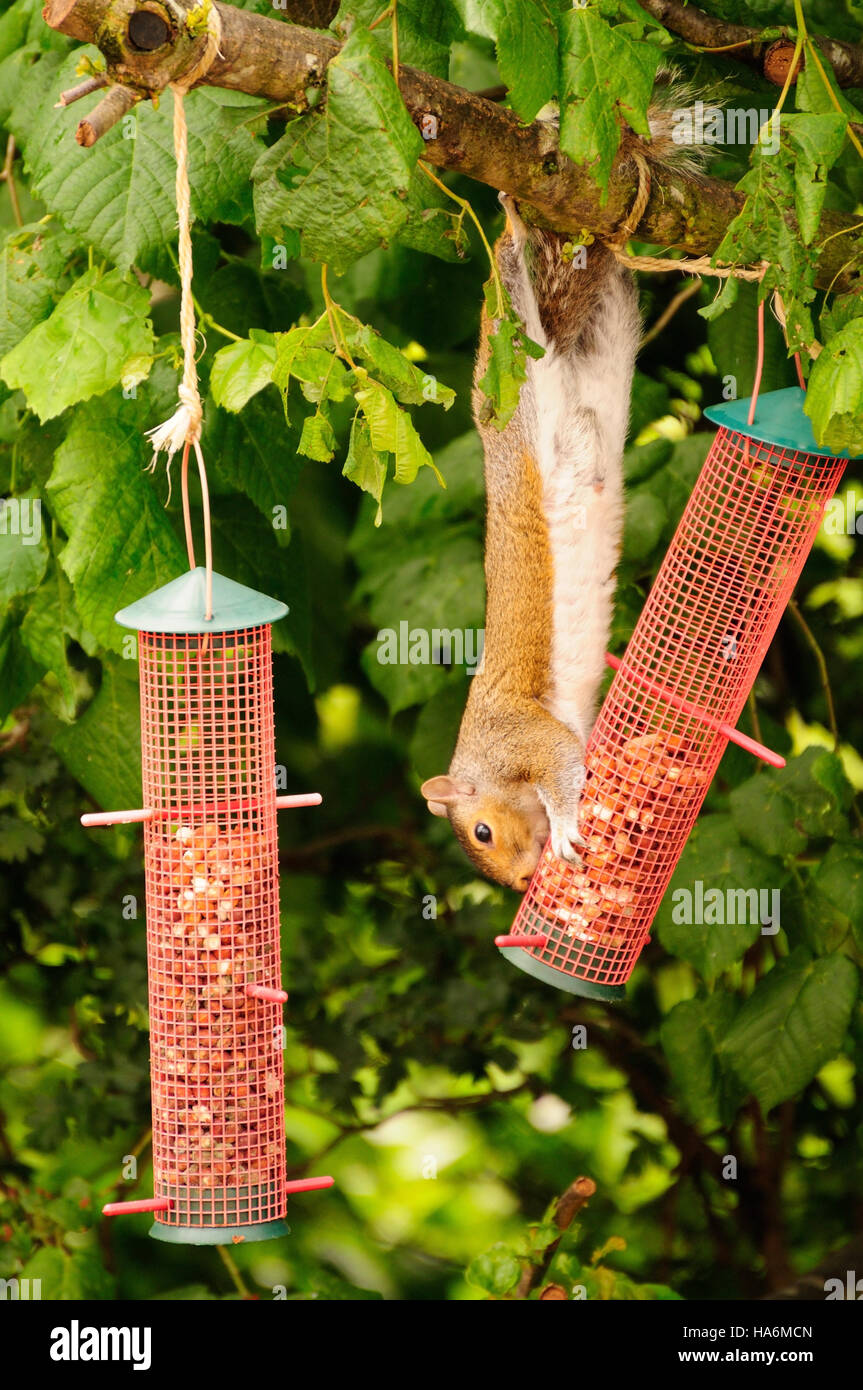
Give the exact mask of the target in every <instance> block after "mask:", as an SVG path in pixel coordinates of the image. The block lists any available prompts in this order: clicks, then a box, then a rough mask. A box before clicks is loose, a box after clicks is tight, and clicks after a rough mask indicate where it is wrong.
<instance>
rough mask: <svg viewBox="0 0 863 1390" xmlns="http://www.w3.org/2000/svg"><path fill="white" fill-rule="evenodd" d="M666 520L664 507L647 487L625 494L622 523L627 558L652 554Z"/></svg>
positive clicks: (643, 557)
mask: <svg viewBox="0 0 863 1390" xmlns="http://www.w3.org/2000/svg"><path fill="white" fill-rule="evenodd" d="M666 520H667V513H666V510H665V507H664V506H663V505H662V503H661V502H660V500H659V498H658V497H655V496H654V494H653V493H652V492H651V491H649V490H648V489H647V488H643V487H642V488H636V489H634V490H633V491H631V492H629V493H628V494H627V498H626V511H625V513H624V524H623V554H624V557H625V558H626V559H627V560H644V559H646V558H647V556H648V555H650V554H652V552H653V551H654V550H655V548H656V546H657V545H658V544H659V540H660V538H661V536H662V532H663V529H664V527H665V523H666Z"/></svg>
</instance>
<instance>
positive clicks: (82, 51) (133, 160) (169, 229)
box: [10, 47, 265, 268]
mask: <svg viewBox="0 0 863 1390" xmlns="http://www.w3.org/2000/svg"><path fill="white" fill-rule="evenodd" d="M86 55H89V56H90V57H92V58H95V57H96V56H97V55H98V51H97V50H96V49H95V48H92V47H85V48H77V49H75V51H74V52H73V53H70V54H69V55H68V56H67V57H66V58H65V59H63V61H62V62H58V59H57V56H56V55H53V54H52V55H49V56H48V57H45V58H42V59H40V60H39V61H38V62H36V63H34V64H33V65H32V66H31V67H30V68H29V69H28V70H27V72H26V73H25V75H24V77H23V79H22V81H21V86H20V89H19V91H18V96H17V100H16V102H15V107H14V112H13V115H12V118H11V122H10V125H11V129H12V133H13V134H14V135H15V138H16V140H17V141H18V144H19V146H20V148H21V149H23V151H24V155H25V160H26V164H27V167H28V169H29V170H30V172H31V174H32V189H33V192H34V193H35V194H37V195H38V197H40V198H41V199H42V200H43V201H44V202H45V203H46V204H47V206H48V207H49V208H50V209H51V211H52V212H55V213H56V214H57V215H58V217H60V218H61V220H62V221H63V223H64V224H65V225H66V227H68V228H69V229H70V230H71V231H75V232H77V233H78V234H79V235H80V237H81V239H82V240H83V241H85V242H86V243H89V244H90V245H92V246H93V247H94V248H95V249H96V250H97V251H98V252H99V253H100V254H101V255H103V256H106V257H107V258H108V259H109V260H110V261H112V262H113V263H114V264H115V265H118V266H121V267H123V268H127V267H128V266H130V265H132V264H137V265H140V264H142V262H144V261H146V260H147V258H148V257H150V256H156V255H159V254H160V253H161V251H162V248H163V245H164V243H165V242H168V241H171V240H172V239H173V238H174V237H175V236H176V230H177V208H176V203H175V199H174V179H175V172H176V170H175V163H174V145H173V135H172V120H173V116H172V103H171V101H170V100H169V99H168V97H167V96H166V98H165V99H164V100H163V101H161V102H160V103H159V106H158V109H156V108H154V107H152V106H150V105H147V104H143V103H142V104H141V105H140V106H138V107H136V108H135V111H134V112H133V113H132V114H131V115H129V116H127V117H126V118H124V120H122V121H120V122H119V124H118V125H116V126H115V127H114V128H113V129H112V130H109V131H108V133H107V134H106V135H103V136H102V137H101V139H100V140H99V141H98V142H97V143H96V144H95V145H94V146H93V148H92V149H89V150H82V148H81V146H80V145H77V144H76V143H75V139H74V131H75V126H76V125H77V123H78V120H79V111H78V108H77V107H69V108H66V109H65V110H64V109H60V110H55V109H54V108H55V103H56V100H57V96H58V94H59V93H60V92H61V91H62V90H63V89H64V88H66V87H72V86H74V85H75V82H76V80H80V79H76V76H75V70H76V68H77V66H78V64H79V62H80V61H81V58H82V57H83V56H86ZM185 103H186V118H187V124H188V131H189V176H190V184H191V192H192V215H193V217H195V218H200V219H201V221H219V222H229V223H239V222H242V221H244V220H245V219H246V218H247V217H248V215H249V213H250V211H251V204H250V197H249V179H250V175H251V169H252V164H253V163H254V160H255V158H256V156H257V154H258V153H259V148H260V147H259V145H258V142H257V141H256V140H255V137H254V135H253V133H252V128H251V126H250V124H249V114H250V113H255V112H257V111H258V110H260V109H262V107H263V106H264V104H265V103H264V102H263V101H261V100H259V99H257V98H254V97H247V96H244V95H241V94H238V93H235V92H226V91H223V90H221V89H220V88H218V87H200V88H199V89H198V90H197V91H194V92H190V93H189V94H188V95H187V96H186V99H185Z"/></svg>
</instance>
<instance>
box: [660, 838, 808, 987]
mask: <svg viewBox="0 0 863 1390" xmlns="http://www.w3.org/2000/svg"><path fill="white" fill-rule="evenodd" d="M784 879H785V875H784V872H783V870H782V868H781V866H779V865H777V864H776V862H775V861H771V860H770V859H768V858H766V857H765V856H763V855H761V854H758V853H756V851H755V850H753V849H750V848H749V846H748V845H742V844H741V843H740V840H739V838H738V836H737V833H736V831H735V828H734V823H733V822H732V820H731V817H730V816H726V815H710V816H702V818H701V820H699V821H698V823H697V824H696V826H695V828H694V829H693V831H692V834H691V835H690V837H689V839H688V841H687V843H686V848H685V849H684V851H683V854H682V855H681V858H680V862H679V864H678V866H677V868H676V869H675V871H674V876H673V877H672V880H671V883H670V884H669V887H668V891H667V892H666V894H665V896H664V898H663V899H662V903H661V905H660V908H659V912H658V914H657V917H656V932H657V935H658V937H659V939H660V941H661V942H662V945H663V946H664V947H665V949H666V950H667V951H670V952H671V954H672V955H675V956H679V957H680V958H681V959H682V960H687V961H689V963H690V965H693V966H694V967H695V969H696V970H697V971H698V973H699V975H701V977H702V979H704V980H707V981H708V983H710V982H712V981H713V980H715V979H716V978H717V976H719V975H721V974H722V973H723V971H725V970H727V969H728V968H729V967H730V966H732V965H733V964H734V962H735V961H738V960H740V958H741V957H742V956H743V955H744V954H745V952H746V951H747V950H748V949H749V947H750V946H751V945H752V944H753V942H755V941H757V940H758V937H759V935H760V932H761V923H760V922H759V921H755V922H749V921H744V922H738V921H734V922H731V921H723V920H721V918H722V917H725V916H729V917H730V915H731V913H730V912H727V911H725V910H723V911H722V912H721V913H720V912H718V911H716V912H714V910H713V909H712V907H711V903H715V902H716V901H717V900H716V899H708V897H707V895H708V893H710V892H711V891H713V890H716V891H718V892H719V893H721V894H722V895H723V899H724V903H725V904H726V905H729V904H732V903H733V915H734V917H735V918H736V917H738V916H745V915H748V913H743V912H739V911H738V905H737V904H738V899H736V898H735V899H729V898H728V896H727V895H728V893H729V891H731V892H736V891H739V890H750V889H753V888H754V889H763V890H765V891H769V890H773V889H777V888H780V886H781V884H782V883H783V882H784ZM699 883H700V884H701V889H699V887H698V884H699ZM681 890H685V892H686V894H687V895H688V896H686V897H684V896H681ZM699 893H700V894H701V901H702V904H703V909H704V910H703V913H702V914H701V915H703V916H704V917H705V918H712V917H714V916H717V917H719V918H720V920H718V921H713V920H707V921H704V922H698V921H687V920H686V919H687V917H688V916H690V915H691V916H693V917H694V916H696V915H698V914H697V904H698V896H697V895H698V894H699ZM741 905H742V906H745V904H741ZM690 909H691V911H690Z"/></svg>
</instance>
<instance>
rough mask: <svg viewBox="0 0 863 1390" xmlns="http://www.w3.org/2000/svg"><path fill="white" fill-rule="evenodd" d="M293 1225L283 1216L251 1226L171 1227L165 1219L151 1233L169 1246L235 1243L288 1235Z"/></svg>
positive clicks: (152, 1227) (154, 1223) (154, 1237)
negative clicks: (284, 1219) (282, 1217)
mask: <svg viewBox="0 0 863 1390" xmlns="http://www.w3.org/2000/svg"><path fill="white" fill-rule="evenodd" d="M290 1234H291V1228H290V1226H289V1225H288V1223H287V1221H283V1220H282V1219H281V1218H279V1220H277V1221H256V1222H254V1223H253V1224H252V1225H250V1226H169V1225H168V1223H167V1222H166V1221H154V1222H153V1225H152V1226H151V1227H150V1235H151V1236H152V1237H153V1239H154V1240H163V1241H165V1242H166V1244H168V1245H233V1244H234V1242H235V1241H238V1242H239V1241H242V1242H243V1243H244V1244H245V1242H246V1241H248V1240H273V1239H274V1238H275V1237H276V1236H289V1235H290Z"/></svg>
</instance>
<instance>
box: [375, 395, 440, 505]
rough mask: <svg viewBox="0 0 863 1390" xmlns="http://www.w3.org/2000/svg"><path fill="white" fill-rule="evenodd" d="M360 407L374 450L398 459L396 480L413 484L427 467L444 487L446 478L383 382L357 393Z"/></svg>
mask: <svg viewBox="0 0 863 1390" xmlns="http://www.w3.org/2000/svg"><path fill="white" fill-rule="evenodd" d="M354 396H355V398H356V401H357V404H358V405H359V407H360V409H361V411H362V412H363V415H364V416H365V418H366V420H367V422H368V427H369V437H370V439H371V442H372V447H373V448H374V449H376V450H377V451H378V452H379V453H391V454H394V455H395V474H394V476H395V480H396V482H397V483H412V482H413V480H414V478H415V477H416V475H417V472H418V471H419V469H420V468H422V467H423V466H425V467H427V468H430V469H431V470H432V472H433V473H434V475H435V477H436V478H437V480H438V482H439V483H440V485H441V487H443V486H444V481H443V478H442V477H441V475H440V473H438V470H437V469H436V468H435V465H434V461H433V460H432V456H431V454H430V453H429V451H428V449H427V448H426V447H425V445H424V444H423V442H422V440H421V439H420V437H419V435H418V434H417V432H416V429H415V428H414V423H413V421H412V420H411V417H410V416H409V415H408V413H407V411H406V410H402V409H401V408H400V407H399V406H398V405H397V404H396V401H395V397H394V396H393V394H392V392H391V391H388V390H387V388H386V386H382V385H381V383H380V382H379V381H371V380H370V381H369V383H368V385H367V386H365V387H363V388H362V390H358V391H355V392H354Z"/></svg>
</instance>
